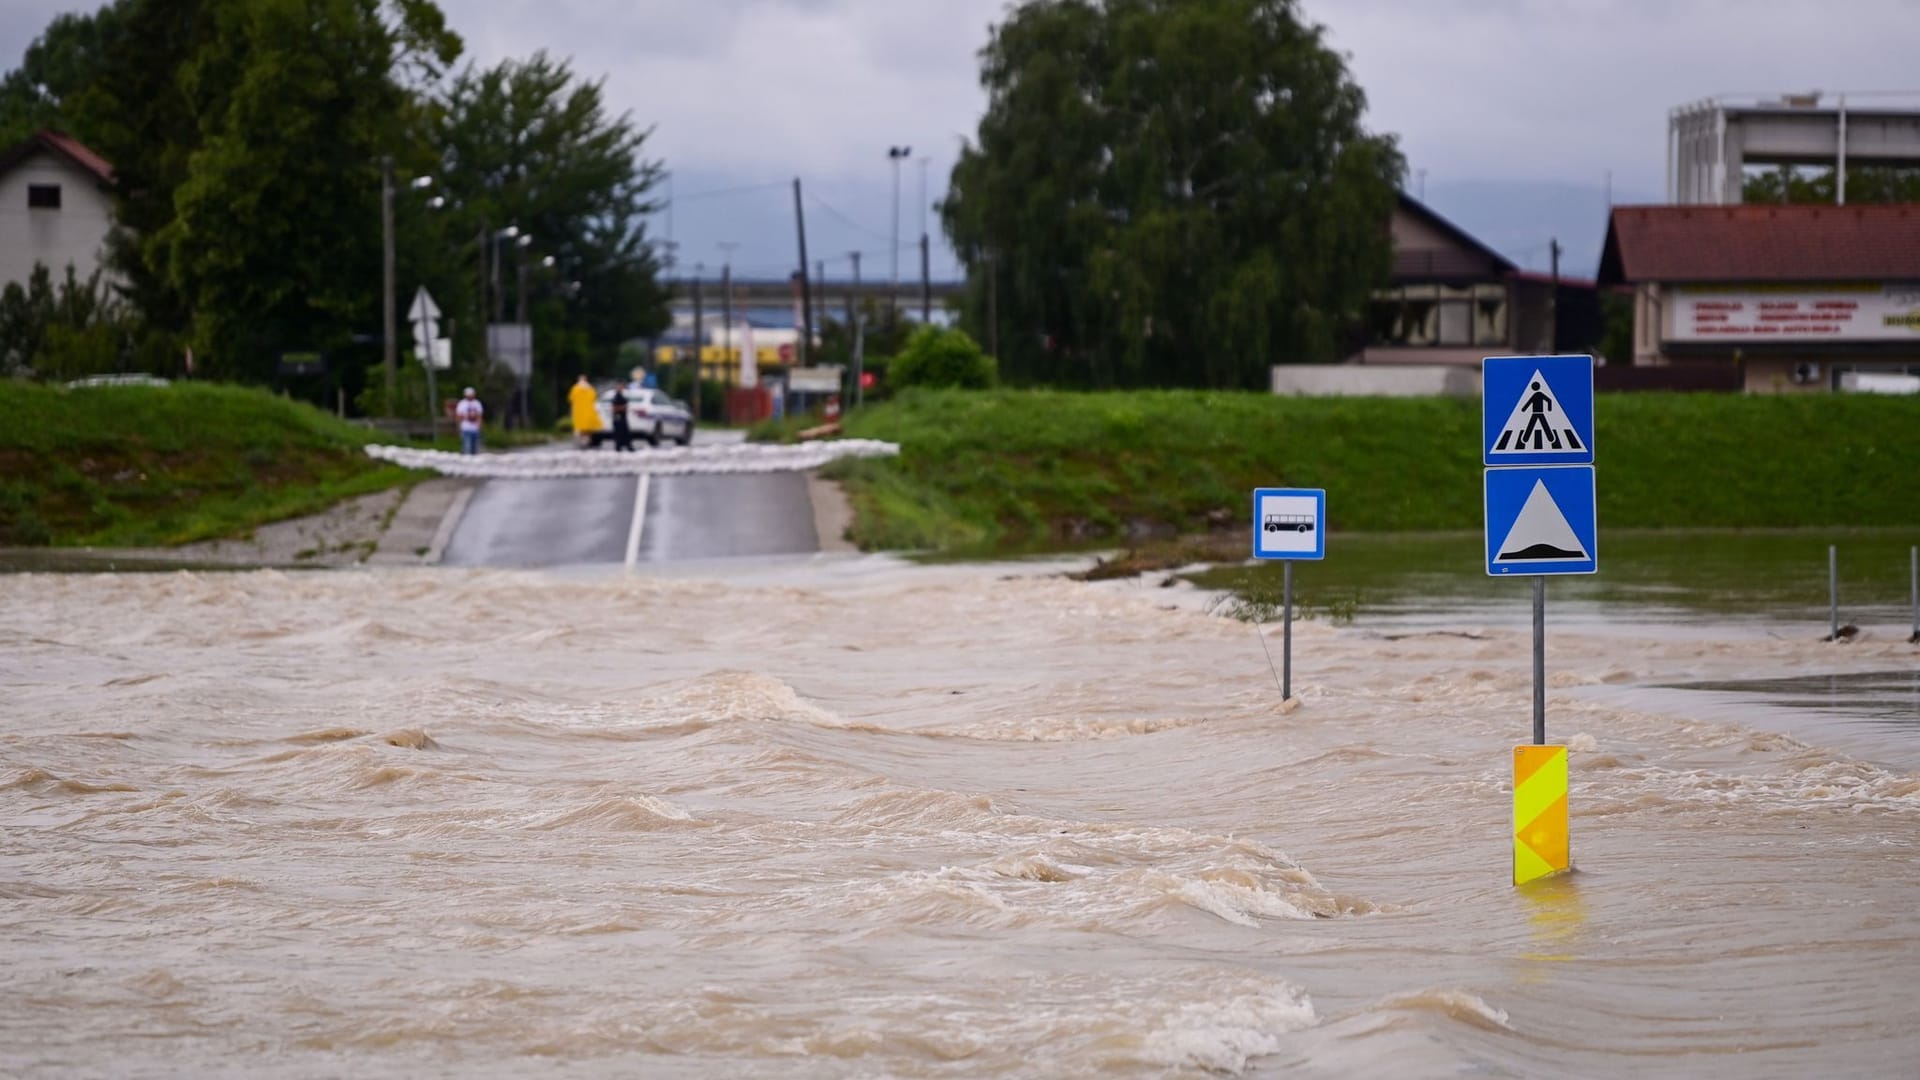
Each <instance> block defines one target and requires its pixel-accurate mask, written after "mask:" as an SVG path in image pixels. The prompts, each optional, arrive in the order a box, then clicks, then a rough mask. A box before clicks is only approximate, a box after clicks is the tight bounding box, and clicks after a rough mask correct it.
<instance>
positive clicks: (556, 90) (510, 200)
mask: <svg viewBox="0 0 1920 1080" xmlns="http://www.w3.org/2000/svg"><path fill="white" fill-rule="evenodd" d="M647 135H648V132H647V131H644V130H641V129H639V128H637V127H636V126H635V125H634V122H633V120H632V118H631V117H630V116H627V115H624V114H623V115H619V116H612V115H609V114H608V112H607V109H606V105H605V100H604V98H603V95H602V93H601V86H600V84H599V83H598V82H588V81H584V80H580V79H578V78H576V77H575V75H574V74H573V72H572V70H571V69H570V68H569V67H568V65H567V64H565V63H564V62H558V61H554V60H552V59H550V58H549V57H548V56H547V55H546V54H545V53H535V54H534V55H533V56H532V57H530V58H529V59H527V60H525V61H514V60H509V61H505V62H503V63H501V64H498V65H496V66H494V67H492V68H487V69H476V68H469V69H468V70H466V71H464V72H462V73H461V74H460V75H459V76H458V77H456V78H455V79H453V80H452V81H451V83H450V84H449V85H448V87H447V90H446V93H445V95H444V97H443V99H442V101H441V121H440V124H439V128H438V130H437V131H436V133H435V135H434V139H433V141H434V144H435V145H436V146H437V147H438V150H439V154H440V162H439V164H438V165H437V166H436V168H437V170H438V172H439V175H440V177H441V188H442V189H443V190H444V191H445V192H446V193H447V194H448V196H449V197H450V198H451V199H452V200H453V201H454V202H455V203H456V204H457V205H456V206H455V208H454V209H453V210H452V213H451V215H450V219H451V220H452V221H454V222H455V224H454V225H453V228H454V230H455V231H456V233H457V234H458V235H461V236H466V237H473V238H475V239H476V240H477V239H478V237H479V236H480V235H481V233H482V231H483V230H491V231H496V232H497V231H498V230H499V229H501V228H503V227H505V226H517V227H518V229H519V230H520V231H521V232H522V233H523V234H527V235H530V236H531V237H532V242H531V243H530V244H528V245H527V246H526V247H525V248H524V249H521V248H518V247H515V246H512V245H506V246H503V247H502V248H501V251H502V254H503V255H504V256H505V259H506V261H505V264H504V267H503V269H504V271H505V272H503V273H502V275H501V280H500V291H501V293H503V294H505V297H506V298H507V302H504V303H501V302H499V301H498V299H497V300H496V303H497V305H498V307H499V308H500V310H501V312H502V313H503V314H504V315H505V316H506V317H507V318H508V319H513V318H516V317H517V316H518V315H519V314H520V312H521V310H522V307H523V294H521V293H520V291H519V282H518V279H519V276H520V275H519V274H518V273H517V272H516V271H517V269H518V262H519V259H520V257H521V256H523V255H524V256H526V257H528V258H529V259H531V263H530V268H529V269H530V272H529V273H528V275H527V285H528V288H527V292H526V293H525V294H524V309H525V313H526V314H527V315H528V317H529V318H530V319H531V320H532V321H533V322H534V323H535V334H534V342H535V350H536V363H537V364H538V365H539V366H540V367H541V368H542V369H543V370H544V372H545V374H546V376H547V378H546V379H545V380H544V383H543V384H544V385H546V386H548V387H549V388H551V387H552V385H553V383H554V380H556V379H558V380H560V381H561V382H562V383H571V382H572V381H573V376H574V375H575V374H578V373H579V370H580V369H581V368H582V366H585V367H592V368H596V369H598V370H602V371H605V370H610V367H611V364H612V362H613V357H614V356H615V353H616V351H617V349H618V348H619V345H620V342H622V341H623V340H626V339H628V338H632V337H640V336H646V335H649V334H653V333H656V332H658V331H659V330H660V329H661V328H662V327H663V326H665V325H666V296H665V294H664V293H663V292H662V291H661V289H660V286H659V284H658V279H657V273H658V267H657V265H656V263H655V259H654V253H653V249H652V246H651V244H650V242H649V240H648V238H647V234H646V228H645V216H646V215H647V214H648V213H650V212H652V211H653V210H654V209H655V206H654V204H653V203H652V201H651V195H652V191H653V189H654V186H655V185H656V184H657V183H658V182H659V179H660V175H661V173H660V166H659V164H658V163H657V162H653V161H648V160H646V159H645V158H644V157H643V148H644V144H645V142H646V139H647ZM548 257H551V258H552V259H553V266H551V267H548V266H546V265H545V264H544V263H545V259H546V258H548ZM481 295H484V293H482V294H481ZM490 315H491V313H490ZM569 369H571V370H569Z"/></svg>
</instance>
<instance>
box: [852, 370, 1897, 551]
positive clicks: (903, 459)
mask: <svg viewBox="0 0 1920 1080" xmlns="http://www.w3.org/2000/svg"><path fill="white" fill-rule="evenodd" d="M1597 408H1598V416H1597V419H1596V424H1597V427H1598V430H1597V433H1596V435H1595V442H1596V446H1597V452H1598V457H1599V475H1600V482H1599V495H1600V508H1599V509H1600V520H1601V521H1602V523H1603V524H1604V525H1606V526H1607V527H1608V528H1622V527H1625V528H1634V527H1644V528H1707V527H1737V528H1754V527H1794V526H1814V525H1854V526H1873V525H1911V524H1920V401H1915V400H1912V399H1907V398H1896V397H1875V396H1867V395H1861V396H1828V395H1819V396H1806V397H1785V396H1782V397H1744V396H1732V395H1719V394H1608V395H1602V396H1601V397H1600V399H1599V402H1598V406H1597ZM847 433H848V434H849V435H855V436H863V437H867V438H876V439H887V440H890V441H894V442H898V443H900V444H901V445H902V447H903V450H902V453H901V455H900V456H899V457H898V458H895V459H891V460H879V461H861V462H847V463H841V464H838V465H836V466H834V467H833V468H834V474H835V475H837V476H839V477H840V478H841V479H843V480H844V481H845V483H846V486H847V489H848V492H849V494H850V496H851V499H852V501H853V505H854V509H855V515H856V521H855V524H854V527H853V537H854V539H855V540H856V541H857V542H859V543H860V545H861V546H862V547H866V548H904V549H935V550H946V551H959V552H967V551H983V550H988V549H993V548H999V549H1002V550H1005V549H1017V548H1029V549H1044V548H1061V547H1066V546H1071V545H1075V544H1080V543H1085V542H1089V541H1104V542H1107V543H1112V542H1113V541H1115V540H1118V539H1123V538H1126V537H1128V536H1129V534H1133V535H1143V534H1144V535H1153V534H1166V533H1181V534H1195V533H1204V532H1207V531H1209V530H1212V531H1215V532H1217V533H1219V534H1220V535H1222V536H1223V537H1226V536H1232V537H1235V540H1234V542H1235V543H1236V544H1244V541H1245V536H1246V533H1245V529H1246V525H1245V522H1246V520H1247V517H1248V514H1249V513H1250V510H1249V508H1248V498H1249V493H1250V492H1251V490H1252V489H1253V488H1255V487H1258V486H1267V485H1271V486H1286V487H1324V488H1326V489H1327V490H1328V510H1327V513H1328V517H1329V519H1330V525H1331V527H1332V529H1333V530H1334V531H1364V532H1375V531H1380V532H1398V531H1412V530H1475V531H1477V530H1479V529H1480V527H1481V520H1480V519H1481V505H1480V504H1481V484H1480V470H1481V464H1480V402H1479V400H1478V399H1442V398H1281V397H1274V396H1271V395H1266V394H1251V393H1246V394H1242V393H1204V392H1186V391H1154V392H1137V393H1107V394H1075V393H1054V392H1017V391H995V392H990V393H966V392H937V393H927V392H921V393H910V394H906V395H904V396H903V397H901V398H900V399H898V400H896V401H894V402H891V403H888V404H885V405H881V406H876V407H873V408H870V409H865V410H862V411H861V412H859V413H858V414H856V415H855V416H853V417H852V418H851V419H850V421H849V423H848V432H847Z"/></svg>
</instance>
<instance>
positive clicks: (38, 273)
mask: <svg viewBox="0 0 1920 1080" xmlns="http://www.w3.org/2000/svg"><path fill="white" fill-rule="evenodd" d="M134 331H135V326H134V322H133V319H132V318H131V316H130V313H129V312H128V311H127V310H126V305H125V304H124V303H122V302H121V301H120V300H119V298H118V297H116V296H115V295H114V293H113V289H112V288H111V287H110V286H109V285H107V283H106V282H105V280H104V279H103V277H102V272H101V271H100V270H98V269H96V270H94V272H93V273H92V274H90V275H88V276H87V277H86V278H85V279H84V280H83V279H81V278H80V277H79V275H77V274H76V273H75V272H74V269H73V267H72V266H68V267H67V268H66V277H65V279H63V280H62V281H61V282H60V283H59V284H58V285H56V284H55V283H54V280H53V275H52V274H51V273H49V272H48V270H47V268H46V266H45V264H42V263H36V264H34V267H33V273H32V274H30V275H28V277H27V280H26V282H25V283H24V284H23V283H21V282H18V281H12V282H8V283H7V286H6V288H4V289H0V374H8V375H12V374H26V373H32V374H34V375H38V376H40V377H42V378H52V379H71V378H75V377H78V376H81V375H99V374H105V373H107V372H116V371H125V370H127V369H128V367H129V366H130V361H131V359H132V339H133V334H134Z"/></svg>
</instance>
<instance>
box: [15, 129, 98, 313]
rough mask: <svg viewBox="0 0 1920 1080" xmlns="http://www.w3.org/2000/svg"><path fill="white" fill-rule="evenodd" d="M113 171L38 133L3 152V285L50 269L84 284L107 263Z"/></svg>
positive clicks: (60, 138)
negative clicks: (41, 267) (38, 266)
mask: <svg viewBox="0 0 1920 1080" xmlns="http://www.w3.org/2000/svg"><path fill="white" fill-rule="evenodd" d="M112 185H113V167H112V166H111V165H108V164H107V163H106V162H105V161H104V160H102V159H101V158H100V155H98V154H96V153H94V152H93V151H91V150H89V149H87V148H86V147H85V146H83V145H81V144H80V143H79V142H78V141H76V140H74V139H73V138H71V137H70V136H67V135H63V134H61V133H60V132H57V131H50V130H49V131H39V132H36V133H34V134H33V135H31V136H29V137H28V138H26V139H24V140H22V141H21V142H19V143H16V144H15V145H13V146H9V147H7V148H5V149H0V287H4V286H5V285H6V284H7V283H8V282H13V281H18V282H25V281H26V280H27V278H28V277H29V276H30V275H31V274H32V273H33V268H34V265H35V264H37V263H39V264H45V265H46V267H47V269H48V270H49V271H50V272H51V273H52V274H53V276H54V278H55V280H56V281H57V280H59V279H61V278H64V277H65V276H66V272H67V267H68V266H72V267H73V270H74V273H75V274H76V275H78V276H79V277H80V278H82V279H85V278H86V277H87V276H88V275H90V274H92V273H93V271H94V269H95V268H97V267H98V266H99V265H100V263H101V261H102V260H103V259H104V258H105V257H106V251H105V248H106V241H107V231H108V230H109V229H110V228H112V226H113V205H112V200H111V188H112Z"/></svg>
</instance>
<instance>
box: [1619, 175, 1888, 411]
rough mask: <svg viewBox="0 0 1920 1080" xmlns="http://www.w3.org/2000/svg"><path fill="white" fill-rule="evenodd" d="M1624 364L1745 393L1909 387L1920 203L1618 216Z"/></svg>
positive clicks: (1630, 209)
mask: <svg viewBox="0 0 1920 1080" xmlns="http://www.w3.org/2000/svg"><path fill="white" fill-rule="evenodd" d="M1599 281H1600V286H1601V287H1602V288H1608V287H1615V286H1626V287H1630V288H1631V289H1632V290H1633V303H1634V335H1633V364H1634V365H1635V366H1652V367H1680V368H1692V369H1695V370H1697V371H1702V372H1703V373H1706V374H1709V375H1711V374H1712V373H1715V372H1717V373H1719V374H1720V375H1722V376H1724V378H1725V380H1726V383H1727V385H1728V388H1729V389H1744V390H1746V391H1747V392H1749V393H1783V392H1794V391H1826V390H1898V389H1900V388H1901V387H1909V386H1910V387H1911V388H1913V389H1920V206H1914V205H1893V206H1885V205H1883V206H1805V205H1801V206H1775V205H1746V206H1623V207H1616V208H1615V209H1614V211H1613V216H1612V221H1611V223H1610V225H1609V227H1608V229H1607V240H1606V247H1605V248H1604V250H1603V252H1602V254H1601V258H1600V279H1599Z"/></svg>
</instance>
